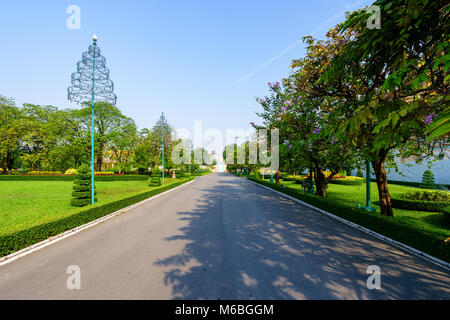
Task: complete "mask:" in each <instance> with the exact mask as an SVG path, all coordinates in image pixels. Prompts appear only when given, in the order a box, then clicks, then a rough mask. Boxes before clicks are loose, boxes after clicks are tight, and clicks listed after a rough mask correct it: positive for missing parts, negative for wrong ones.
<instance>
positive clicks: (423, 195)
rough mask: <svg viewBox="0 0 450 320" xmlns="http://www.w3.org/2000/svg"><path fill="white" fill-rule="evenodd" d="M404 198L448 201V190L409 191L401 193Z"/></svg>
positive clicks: (449, 195)
mask: <svg viewBox="0 0 450 320" xmlns="http://www.w3.org/2000/svg"><path fill="white" fill-rule="evenodd" d="M401 198H402V199H406V200H423V201H450V192H447V191H410V192H407V193H405V194H402V195H401Z"/></svg>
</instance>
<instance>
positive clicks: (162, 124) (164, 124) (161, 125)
mask: <svg viewBox="0 0 450 320" xmlns="http://www.w3.org/2000/svg"><path fill="white" fill-rule="evenodd" d="M156 125H157V127H159V128H160V130H161V151H162V184H164V170H165V169H164V130H166V129H167V127H168V125H167V120H166V117H165V116H164V112H161V117H159V120H158V122H157V124H156Z"/></svg>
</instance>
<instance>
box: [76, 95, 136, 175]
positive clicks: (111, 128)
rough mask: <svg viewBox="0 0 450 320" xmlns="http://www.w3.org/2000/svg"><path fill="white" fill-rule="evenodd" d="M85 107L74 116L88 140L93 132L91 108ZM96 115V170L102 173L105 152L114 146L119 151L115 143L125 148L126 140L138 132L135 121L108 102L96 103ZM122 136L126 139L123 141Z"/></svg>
mask: <svg viewBox="0 0 450 320" xmlns="http://www.w3.org/2000/svg"><path fill="white" fill-rule="evenodd" d="M85 105H86V107H85V108H83V109H80V110H76V111H74V114H75V115H76V116H77V118H78V119H79V120H80V122H81V124H82V131H83V135H84V136H85V138H86V139H88V137H89V136H90V130H91V107H90V106H89V105H88V104H87V103H85ZM94 115H95V130H96V132H95V139H96V141H95V144H94V145H95V155H96V167H97V168H96V170H97V171H101V170H102V165H103V154H104V152H105V151H106V150H107V149H108V147H111V146H113V145H114V147H115V148H116V150H118V149H117V145H115V144H114V142H115V143H117V144H120V145H121V146H123V145H124V144H123V143H124V140H127V139H130V135H131V136H132V135H133V133H134V132H135V131H136V125H135V123H134V121H133V119H131V118H129V117H127V116H125V115H124V114H123V113H122V112H121V111H120V109H119V108H117V107H116V106H114V105H112V104H110V103H107V102H96V103H95V108H94ZM121 136H123V137H124V138H123V139H122V138H121ZM121 139H122V141H120V140H121Z"/></svg>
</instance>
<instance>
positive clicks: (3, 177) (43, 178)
mask: <svg viewBox="0 0 450 320" xmlns="http://www.w3.org/2000/svg"><path fill="white" fill-rule="evenodd" d="M147 179H148V176H147V175H142V176H141V175H117V176H96V177H95V181H146V180H147ZM74 180H75V176H69V175H65V176H64V175H61V176H33V175H29V176H27V175H23V176H22V175H20V176H18V175H0V181H74Z"/></svg>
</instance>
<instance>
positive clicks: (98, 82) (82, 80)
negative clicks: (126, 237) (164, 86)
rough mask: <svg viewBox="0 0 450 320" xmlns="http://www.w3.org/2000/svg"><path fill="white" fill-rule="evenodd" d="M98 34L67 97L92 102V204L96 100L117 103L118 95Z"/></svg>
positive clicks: (80, 62) (75, 73) (81, 62)
mask: <svg viewBox="0 0 450 320" xmlns="http://www.w3.org/2000/svg"><path fill="white" fill-rule="evenodd" d="M97 40H98V38H97V36H96V35H94V36H93V37H92V41H93V43H92V45H90V46H89V49H88V51H87V52H84V53H83V55H82V60H81V61H79V62H78V63H77V72H74V73H72V81H71V83H72V85H71V86H70V87H69V88H68V89H67V98H68V100H69V101H71V102H76V103H79V104H88V102H87V101H89V100H90V104H91V204H94V203H95V197H94V194H95V186H94V172H95V166H94V161H95V149H94V141H95V139H94V137H95V113H94V110H95V101H98V102H100V101H103V102H108V103H110V104H112V105H115V104H116V102H117V96H116V95H115V94H114V83H113V82H112V81H111V80H110V79H109V70H108V68H107V67H106V59H105V57H104V56H102V55H101V50H100V48H99V47H98V46H97Z"/></svg>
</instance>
